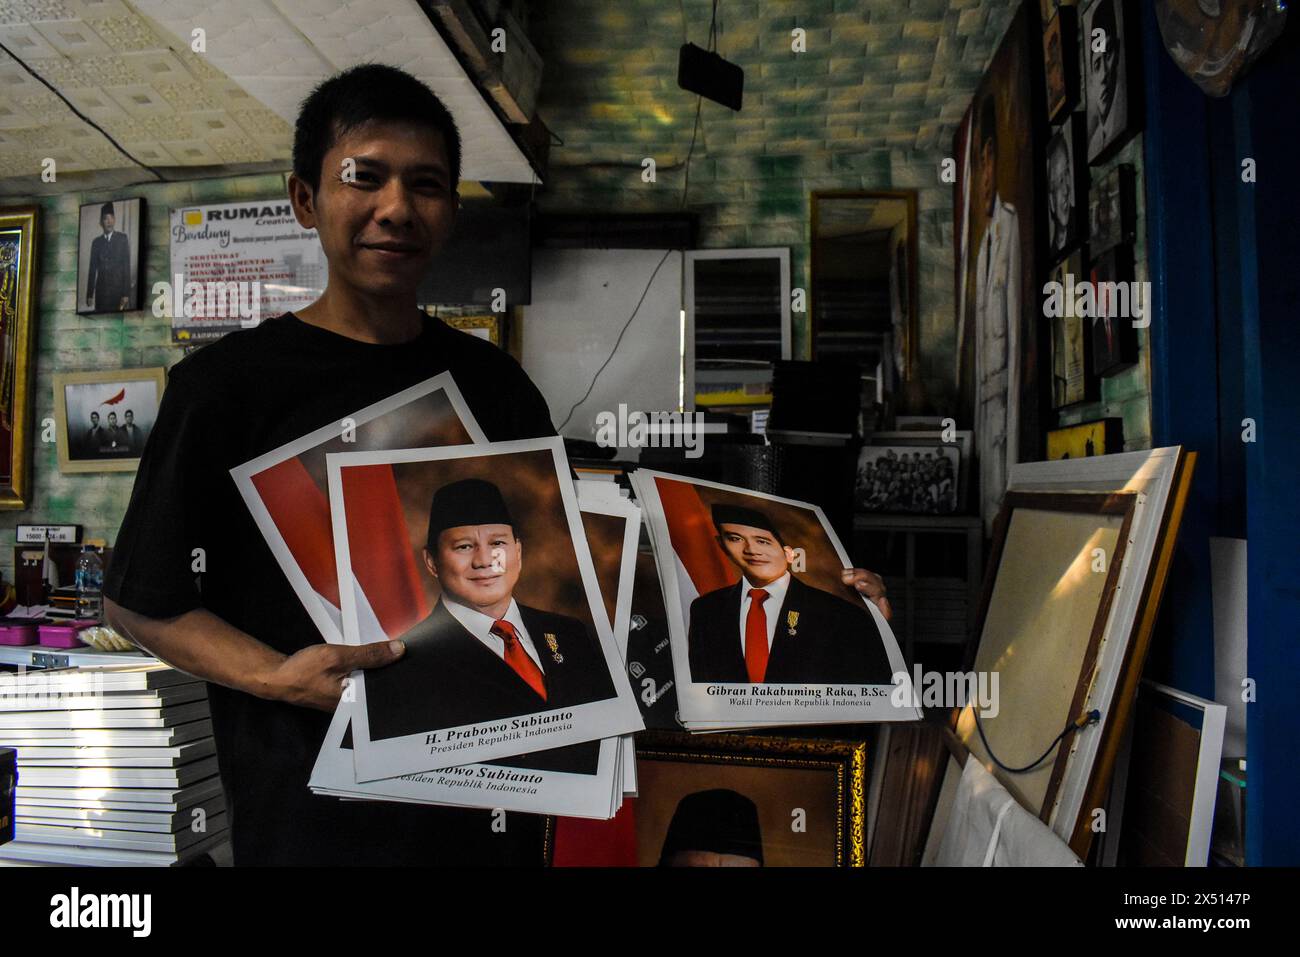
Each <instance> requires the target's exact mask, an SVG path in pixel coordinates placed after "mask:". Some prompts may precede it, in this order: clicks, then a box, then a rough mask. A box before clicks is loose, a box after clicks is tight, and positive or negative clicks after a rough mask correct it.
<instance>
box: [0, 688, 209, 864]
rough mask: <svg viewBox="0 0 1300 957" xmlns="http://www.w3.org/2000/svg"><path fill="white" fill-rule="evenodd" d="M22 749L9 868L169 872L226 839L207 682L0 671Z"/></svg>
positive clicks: (4, 855)
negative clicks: (88, 867) (47, 866)
mask: <svg viewBox="0 0 1300 957" xmlns="http://www.w3.org/2000/svg"><path fill="white" fill-rule="evenodd" d="M0 746H3V747H10V748H14V749H15V750H16V751H17V753H18V788H17V795H16V801H15V814H14V821H15V833H14V840H13V841H12V842H11V843H9V844H4V845H0V864H20V863H25V864H82V865H92V866H113V865H125V866H164V867H165V866H171V865H175V864H181V863H185V862H186V861H188V860H191V859H193V858H195V857H198V856H200V855H203V854H206V853H207V852H208V851H210V850H212V849H213V848H215V847H216V846H218V845H219V844H221V843H222V842H223V841H224V840H225V839H226V805H225V798H224V797H223V795H222V791H221V779H220V778H219V777H218V775H217V758H216V748H215V745H214V742H213V739H212V721H211V719H210V717H209V713H208V698H207V686H206V685H205V684H204V683H203V682H201V681H198V680H196V679H194V678H192V677H190V676H189V675H185V674H182V673H181V672H179V671H175V670H173V669H171V668H169V667H168V666H166V665H164V664H157V663H150V664H133V665H124V666H103V667H82V668H63V669H50V670H46V671H29V672H24V673H20V674H11V673H5V674H0Z"/></svg>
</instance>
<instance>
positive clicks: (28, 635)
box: [0, 623, 37, 645]
mask: <svg viewBox="0 0 1300 957" xmlns="http://www.w3.org/2000/svg"><path fill="white" fill-rule="evenodd" d="M36 638H37V635H36V625H35V623H15V624H8V625H0V645H34V644H36Z"/></svg>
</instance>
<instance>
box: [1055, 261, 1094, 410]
mask: <svg viewBox="0 0 1300 957" xmlns="http://www.w3.org/2000/svg"><path fill="white" fill-rule="evenodd" d="M1086 278H1087V277H1086V276H1084V274H1083V254H1082V253H1081V252H1075V253H1073V254H1072V255H1070V256H1069V257H1067V258H1066V259H1064V260H1062V261H1061V262H1060V263H1058V264H1057V266H1056V268H1055V269H1053V270H1052V275H1051V281H1052V282H1056V283H1060V285H1061V287H1062V288H1063V289H1066V290H1068V289H1071V288H1073V284H1077V283H1081V282H1083V281H1084V280H1085V279H1086ZM1063 304H1064V308H1063V309H1062V314H1061V315H1060V316H1055V317H1053V318H1051V320H1050V321H1051V323H1052V408H1053V409H1063V408H1066V407H1067V406H1071V405H1077V404H1078V403H1080V402H1091V401H1092V400H1094V399H1096V398H1097V397H1098V392H1099V390H1098V388H1097V379H1096V377H1095V376H1093V374H1092V336H1091V335H1088V334H1086V333H1087V332H1090V331H1091V330H1090V328H1088V329H1085V325H1084V320H1083V317H1082V316H1080V315H1079V314H1078V312H1077V311H1076V310H1075V308H1074V299H1073V297H1071V296H1068V295H1067V296H1064V297H1063Z"/></svg>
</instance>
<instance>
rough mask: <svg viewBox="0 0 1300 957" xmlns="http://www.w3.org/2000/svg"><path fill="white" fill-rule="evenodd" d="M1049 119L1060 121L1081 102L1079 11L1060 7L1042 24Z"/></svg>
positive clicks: (1052, 121) (1054, 121)
mask: <svg viewBox="0 0 1300 957" xmlns="http://www.w3.org/2000/svg"><path fill="white" fill-rule="evenodd" d="M1043 77H1044V79H1045V80H1046V81H1047V121H1048V122H1049V123H1059V122H1060V121H1061V120H1062V119H1063V118H1066V117H1068V116H1070V115H1071V111H1072V110H1073V109H1074V108H1075V106H1077V105H1078V103H1079V11H1078V10H1076V9H1075V8H1074V7H1061V8H1060V9H1059V10H1058V11H1057V12H1056V14H1055V15H1054V16H1053V17H1052V19H1051V20H1050V21H1048V22H1046V24H1045V25H1044V27H1043Z"/></svg>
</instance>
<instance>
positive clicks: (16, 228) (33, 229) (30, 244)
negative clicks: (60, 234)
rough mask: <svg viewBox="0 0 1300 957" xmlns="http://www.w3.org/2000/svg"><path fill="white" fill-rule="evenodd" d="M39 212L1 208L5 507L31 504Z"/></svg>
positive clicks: (1, 504) (0, 497) (0, 419)
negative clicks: (31, 446) (30, 445)
mask: <svg viewBox="0 0 1300 957" xmlns="http://www.w3.org/2000/svg"><path fill="white" fill-rule="evenodd" d="M38 215H39V213H38V210H37V207H35V206H9V207H3V208H0V450H4V451H3V453H2V454H0V509H24V508H26V507H27V506H28V505H30V504H31V491H32V486H31V481H32V456H31V449H30V448H29V444H30V442H31V430H32V401H31V400H32V384H33V382H34V380H35V365H34V363H33V353H34V351H35V346H36V330H35V327H34V323H35V316H34V314H33V313H34V308H33V302H34V301H35V296H36V290H35V288H34V284H35V281H36V274H35V263H36V244H37V238H36V237H37V233H38V231H37V218H38Z"/></svg>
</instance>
